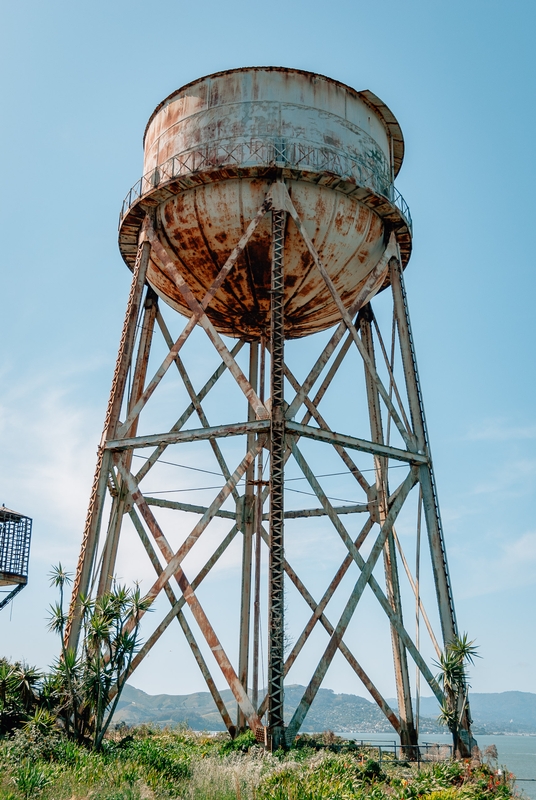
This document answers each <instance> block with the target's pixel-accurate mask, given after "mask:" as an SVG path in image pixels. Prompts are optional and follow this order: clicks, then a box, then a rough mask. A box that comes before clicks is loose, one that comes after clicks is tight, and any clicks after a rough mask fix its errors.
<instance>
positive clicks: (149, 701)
mask: <svg viewBox="0 0 536 800" xmlns="http://www.w3.org/2000/svg"><path fill="white" fill-rule="evenodd" d="M303 691H304V687H303V686H296V685H294V686H286V687H285V718H286V720H287V722H288V721H289V720H290V717H291V716H292V714H293V712H294V710H295V709H296V707H297V705H298V703H299V701H300V699H301V696H302V694H303ZM221 694H222V698H223V700H224V702H225V704H226V705H227V707H228V708H229V710H230V711H231V710H232V709H234V708H236V701H235V700H234V699H233V697H232V694H231V692H230V690H229V689H227V690H225V691H223V692H222V693H221ZM470 700H471V713H472V715H473V719H474V732H475V733H476V734H478V733H495V734H496V733H536V694H532V693H530V692H501V693H499V694H478V693H474V694H471V696H470ZM388 702H389V703H390V704H391V705H392V707H393V708H395V709H396V701H395V700H389V701H388ZM438 714H439V708H438V704H437V701H436V699H435V698H434V697H422V698H421V702H420V715H421V719H420V730H421V732H422V733H430V734H433V733H442V732H443V733H444V732H445V728H444V727H442V726H440V725H439V724H438V722H437V716H438ZM231 716H234V713H233V712H232V711H231ZM114 721H115V722H125V723H127V724H128V725H140V724H142V723H153V724H157V725H171V726H173V725H178V724H180V723H186V724H187V725H189V726H190V727H191V728H192V729H193V730H211V731H222V730H225V728H224V725H223V723H222V721H221V717H220V715H219V712H218V710H217V708H216V706H215V704H214V701H213V700H212V696H211V695H210V693H209V692H196V693H194V694H185V695H169V694H158V695H149V694H146V693H145V692H142V691H141V690H140V689H135V688H134V686H130V685H128V684H127V685H126V686H125V689H124V690H123V694H122V695H121V699H120V700H119V704H118V707H117V711H116V713H115V717H114ZM302 730H304V731H307V732H315V731H324V730H335V731H340V732H341V733H344V732H346V733H350V732H355V731H358V732H360V733H389V734H392V733H393V729H392V728H391V726H390V725H389V723H388V722H387V720H386V719H385V717H384V716H383V714H382V712H381V711H380V709H379V708H378V707H377V706H376V704H375V703H371V702H370V701H369V700H366V699H365V698H364V697H360V696H359V695H355V694H336V693H335V692H333V691H332V690H331V689H320V690H319V691H318V694H317V696H316V698H315V700H314V702H313V704H312V706H311V710H310V712H309V714H308V715H307V717H306V719H305V723H304V725H303V727H302Z"/></svg>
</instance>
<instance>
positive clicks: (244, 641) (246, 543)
mask: <svg viewBox="0 0 536 800" xmlns="http://www.w3.org/2000/svg"><path fill="white" fill-rule="evenodd" d="M258 371H259V345H258V343H257V342H252V343H251V344H250V346H249V382H250V384H251V386H252V387H253V389H254V391H255V392H256V391H257V374H258ZM254 420H255V413H254V411H253V409H252V408H251V406H250V405H249V404H248V421H249V422H253V421H254ZM254 444H255V434H254V433H249V434H248V436H247V451H248V452H249V450H251V449H252V448H253V446H254ZM245 477H246V488H245V492H244V495H243V497H242V498H240V499H241V501H242V502H243V506H242V508H241V509H240V512H241V514H240V516H241V523H242V525H241V527H242V534H243V537H244V538H243V544H242V591H241V603H240V641H239V647H238V677H239V679H240V683H241V684H242V686H243V687H244V690H245V691H246V692H247V690H248V675H249V634H250V623H251V568H252V556H253V531H254V525H255V513H254V512H255V485H254V482H253V481H254V478H255V463H254V462H252V463H251V465H250V466H249V468H248V470H247V472H246V476H245ZM254 705H255V703H254ZM245 725H246V718H245V716H244V713H243V711H242V710H241V709H240V706H239V707H238V721H237V727H238V730H244V728H245Z"/></svg>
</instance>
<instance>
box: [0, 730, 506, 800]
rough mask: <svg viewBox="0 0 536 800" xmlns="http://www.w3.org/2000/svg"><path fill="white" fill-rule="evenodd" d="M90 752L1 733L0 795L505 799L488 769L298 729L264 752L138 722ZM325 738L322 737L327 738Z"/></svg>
mask: <svg viewBox="0 0 536 800" xmlns="http://www.w3.org/2000/svg"><path fill="white" fill-rule="evenodd" d="M126 733H127V734H128V735H124V734H125V731H122V736H121V737H120V736H119V734H117V735H115V737H110V738H108V739H106V740H105V741H104V747H103V749H102V751H101V752H99V753H95V752H90V751H88V750H86V749H85V748H84V747H81V746H78V745H76V744H74V743H73V742H71V741H68V740H66V739H64V738H62V737H61V735H60V734H58V733H54V732H53V733H48V734H43V733H40V732H39V731H36V730H35V729H34V730H29V731H18V732H17V733H16V734H15V735H14V736H12V737H10V738H4V739H0V800H23V799H24V800H26V798H32V800H33V799H34V798H35V799H36V800H90V799H91V800H172V799H174V798H176V799H177V800H179V798H180V800H420V799H421V798H422V800H495V798H496V799H497V800H503V799H504V800H507V798H509V797H511V796H512V790H511V787H510V784H509V783H506V784H505V783H503V782H501V779H500V778H499V777H498V776H497V772H496V770H495V769H493V768H491V767H489V766H487V765H482V764H480V763H478V760H473V762H471V763H461V762H442V763H435V764H430V765H429V766H425V767H422V768H421V770H420V771H419V770H418V769H417V768H416V767H415V766H413V765H400V764H395V763H389V762H385V761H384V762H383V763H382V765H380V764H378V763H377V762H376V761H375V760H374V758H372V757H371V755H373V751H372V750H369V751H367V750H359V749H358V748H356V747H355V746H354V745H353V744H352V743H344V742H342V741H341V740H337V741H330V743H329V745H328V746H325V744H323V740H322V737H317V738H315V737H303V738H302V739H301V740H299V742H298V745H299V746H297V747H296V748H293V749H292V750H291V751H289V752H288V753H282V752H279V753H275V754H269V753H265V752H264V750H263V749H262V748H260V747H258V746H257V745H255V744H254V740H253V737H252V735H251V734H243V735H242V736H240V737H238V738H237V739H236V740H235V741H234V742H231V740H230V739H229V737H227V736H226V735H224V734H221V735H218V736H214V737H212V736H207V735H203V734H197V733H193V732H192V731H188V730H185V729H183V728H177V729H174V730H168V729H165V730H160V729H157V728H151V727H147V726H142V727H140V728H136V729H133V730H131V731H127V732H126ZM324 741H325V740H324Z"/></svg>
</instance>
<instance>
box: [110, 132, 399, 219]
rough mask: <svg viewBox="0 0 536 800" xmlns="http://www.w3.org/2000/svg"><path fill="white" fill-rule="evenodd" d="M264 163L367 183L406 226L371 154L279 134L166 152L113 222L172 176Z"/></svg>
mask: <svg viewBox="0 0 536 800" xmlns="http://www.w3.org/2000/svg"><path fill="white" fill-rule="evenodd" d="M270 166H276V167H286V168H287V169H292V170H298V171H304V172H327V173H331V174H334V175H336V176H338V177H340V178H342V179H343V180H350V181H352V182H355V183H356V185H358V186H362V187H365V188H369V189H371V190H372V191H373V192H375V193H376V194H380V195H381V196H383V197H385V198H386V199H387V200H389V202H390V203H391V204H392V205H394V206H395V207H396V208H397V209H398V210H399V211H400V213H401V215H402V216H403V218H404V220H405V221H406V223H407V225H408V227H409V229H410V230H411V227H412V223H411V214H410V211H409V206H408V204H407V203H406V201H405V200H404V198H403V197H402V195H401V194H400V192H399V191H398V189H397V188H396V187H395V185H394V184H393V183H391V180H390V178H389V175H388V174H387V173H386V172H385V170H384V169H382V166H381V165H380V164H379V163H378V162H377V161H376V160H375V159H374V158H373V157H372V156H370V157H367V156H364V155H361V154H352V153H349V152H347V151H342V150H338V149H336V148H334V147H328V146H319V145H317V144H310V143H307V142H303V141H301V140H295V139H285V138H282V137H274V138H271V139H251V140H248V141H237V140H236V139H222V140H218V141H212V142H207V143H206V144H204V145H201V146H198V147H195V148H191V149H190V150H186V151H184V152H183V153H180V154H179V155H174V156H171V158H169V159H168V160H167V161H165V162H164V163H163V164H159V165H158V166H157V167H155V168H154V169H152V170H150V171H149V172H147V173H146V174H145V175H142V177H141V178H140V179H139V180H138V181H137V182H136V183H135V184H134V186H133V187H132V189H131V190H130V191H129V193H128V194H127V196H126V197H125V199H124V201H123V206H122V208H121V214H120V218H119V222H120V223H121V221H122V220H123V218H124V217H125V215H126V214H127V213H128V211H129V209H130V208H131V207H132V205H133V204H134V203H135V202H136V201H137V200H139V199H140V198H142V197H144V196H145V195H147V194H149V192H151V191H153V190H154V189H155V188H156V187H158V186H163V185H165V184H166V183H168V182H170V181H172V180H174V179H176V178H180V177H184V176H186V175H190V174H192V173H196V172H202V171H204V170H209V169H222V168H225V167H242V168H247V167H270Z"/></svg>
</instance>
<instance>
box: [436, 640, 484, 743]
mask: <svg viewBox="0 0 536 800" xmlns="http://www.w3.org/2000/svg"><path fill="white" fill-rule="evenodd" d="M477 650H478V648H477V647H476V645H475V643H474V640H469V637H468V636H467V634H466V633H464V634H462V635H461V636H455V637H454V639H453V640H452V642H449V643H448V644H447V646H446V647H445V650H444V652H443V653H441V656H440V657H439V661H435V662H434V663H435V664H436V666H437V667H439V669H440V672H439V674H438V675H437V681H438V683H439V684H440V686H441V687H442V689H443V693H444V697H445V699H444V702H443V704H442V705H441V709H440V711H441V713H440V715H439V721H440V722H441V723H442V724H443V725H446V726H447V727H448V728H449V730H450V731H451V733H452V738H453V744H454V751H455V752H456V751H462V750H464V751H465V750H468V753H467V755H470V754H471V749H472V745H471V742H464V741H462V740H461V736H460V733H461V723H462V720H463V718H464V715H467V714H468V705H467V690H468V688H469V684H468V674H467V665H468V664H474V659H475V658H476V657H479V656H478V653H477Z"/></svg>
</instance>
